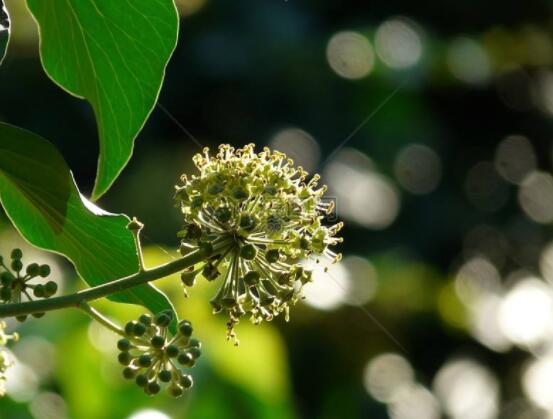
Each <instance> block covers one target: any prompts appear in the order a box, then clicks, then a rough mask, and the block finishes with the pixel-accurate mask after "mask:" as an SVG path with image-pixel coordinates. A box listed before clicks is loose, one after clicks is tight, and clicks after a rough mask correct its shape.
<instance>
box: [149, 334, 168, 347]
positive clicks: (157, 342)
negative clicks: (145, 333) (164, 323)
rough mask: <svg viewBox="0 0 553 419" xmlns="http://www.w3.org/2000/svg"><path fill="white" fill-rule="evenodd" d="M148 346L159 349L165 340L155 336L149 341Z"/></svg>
mask: <svg viewBox="0 0 553 419" xmlns="http://www.w3.org/2000/svg"><path fill="white" fill-rule="evenodd" d="M150 344H151V345H152V347H153V348H156V349H161V348H163V345H165V338H164V337H163V336H159V335H156V336H154V337H153V338H152V339H151V340H150Z"/></svg>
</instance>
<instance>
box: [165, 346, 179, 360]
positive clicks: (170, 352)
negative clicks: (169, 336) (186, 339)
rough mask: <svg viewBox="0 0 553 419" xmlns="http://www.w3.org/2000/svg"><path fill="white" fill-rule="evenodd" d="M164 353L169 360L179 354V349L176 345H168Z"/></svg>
mask: <svg viewBox="0 0 553 419" xmlns="http://www.w3.org/2000/svg"><path fill="white" fill-rule="evenodd" d="M165 353H166V354H167V356H168V357H169V358H174V357H176V356H177V355H178V354H179V348H178V347H177V346H176V345H169V346H167V348H165Z"/></svg>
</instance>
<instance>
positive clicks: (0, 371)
mask: <svg viewBox="0 0 553 419" xmlns="http://www.w3.org/2000/svg"><path fill="white" fill-rule="evenodd" d="M18 339H19V336H18V335H17V333H13V334H7V333H6V323H4V322H3V321H0V396H3V395H4V394H5V391H6V390H5V387H4V383H5V381H6V372H7V371H8V369H9V368H10V367H11V366H12V365H13V362H12V360H11V357H10V355H9V354H8V352H7V351H6V349H5V348H6V345H7V344H8V342H9V341H10V340H12V341H14V342H15V341H17V340H18Z"/></svg>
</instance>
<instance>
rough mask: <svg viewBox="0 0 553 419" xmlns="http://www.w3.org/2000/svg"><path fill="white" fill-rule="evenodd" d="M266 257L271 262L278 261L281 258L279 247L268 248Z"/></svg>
mask: <svg viewBox="0 0 553 419" xmlns="http://www.w3.org/2000/svg"><path fill="white" fill-rule="evenodd" d="M265 259H266V260H267V262H269V263H275V262H278V260H279V259H280V252H279V251H278V249H271V250H267V253H266V255H265Z"/></svg>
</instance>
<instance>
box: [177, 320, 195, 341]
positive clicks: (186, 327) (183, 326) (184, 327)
mask: <svg viewBox="0 0 553 419" xmlns="http://www.w3.org/2000/svg"><path fill="white" fill-rule="evenodd" d="M192 331H193V328H192V324H191V323H190V322H189V321H187V320H183V321H181V322H180V323H179V332H180V333H181V335H183V336H185V337H187V338H188V337H190V336H191V335H192Z"/></svg>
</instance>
